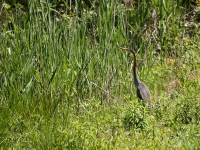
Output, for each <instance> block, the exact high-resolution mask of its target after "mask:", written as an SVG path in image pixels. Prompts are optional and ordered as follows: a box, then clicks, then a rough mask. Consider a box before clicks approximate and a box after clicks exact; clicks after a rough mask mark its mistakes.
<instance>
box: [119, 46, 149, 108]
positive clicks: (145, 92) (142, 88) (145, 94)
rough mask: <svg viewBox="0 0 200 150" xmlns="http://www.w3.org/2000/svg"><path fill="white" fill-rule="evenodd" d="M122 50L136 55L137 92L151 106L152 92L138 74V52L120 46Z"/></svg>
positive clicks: (135, 79)
mask: <svg viewBox="0 0 200 150" xmlns="http://www.w3.org/2000/svg"><path fill="white" fill-rule="evenodd" d="M119 49H121V50H126V51H128V52H131V53H132V54H133V55H134V63H133V68H132V69H133V78H134V84H135V87H136V92H137V97H138V99H140V100H144V101H145V102H146V103H147V104H148V105H149V106H152V104H151V102H150V96H151V94H150V92H149V89H148V87H147V86H146V85H145V84H144V83H143V82H142V81H140V79H139V77H138V75H137V59H136V53H135V51H134V50H133V49H128V48H122V47H119Z"/></svg>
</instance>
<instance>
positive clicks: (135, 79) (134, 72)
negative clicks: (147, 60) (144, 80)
mask: <svg viewBox="0 0 200 150" xmlns="http://www.w3.org/2000/svg"><path fill="white" fill-rule="evenodd" d="M133 79H134V83H135V86H138V85H139V81H140V80H139V78H138V75H137V60H136V54H135V53H134V63H133Z"/></svg>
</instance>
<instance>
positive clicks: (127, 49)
mask: <svg viewBox="0 0 200 150" xmlns="http://www.w3.org/2000/svg"><path fill="white" fill-rule="evenodd" d="M119 49H121V50H125V51H128V52H131V53H135V51H134V49H129V48H123V47H119Z"/></svg>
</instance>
